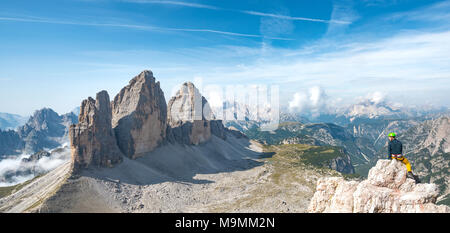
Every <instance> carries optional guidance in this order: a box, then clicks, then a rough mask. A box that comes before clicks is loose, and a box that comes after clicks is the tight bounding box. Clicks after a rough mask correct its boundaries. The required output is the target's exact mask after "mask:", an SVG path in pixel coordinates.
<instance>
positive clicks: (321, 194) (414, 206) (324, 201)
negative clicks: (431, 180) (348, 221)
mask: <svg viewBox="0 0 450 233" xmlns="http://www.w3.org/2000/svg"><path fill="white" fill-rule="evenodd" d="M406 173H407V172H406V168H405V166H404V165H403V164H402V163H401V162H399V161H397V160H392V161H389V160H379V161H378V162H377V165H376V166H375V167H373V168H372V169H371V170H370V171H369V175H368V178H367V180H364V181H362V182H358V181H345V180H344V179H343V178H340V177H332V178H321V179H319V181H318V182H317V188H316V193H315V194H314V196H313V198H312V200H311V202H310V205H309V208H308V211H309V212H312V213H330V212H331V213H342V212H343V213H352V212H353V213H449V212H450V208H449V207H448V206H445V205H436V204H435V203H436V199H437V197H438V195H439V190H438V187H437V185H435V184H416V183H415V182H414V180H412V179H409V178H408V179H407V178H406Z"/></svg>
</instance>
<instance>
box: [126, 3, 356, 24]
mask: <svg viewBox="0 0 450 233" xmlns="http://www.w3.org/2000/svg"><path fill="white" fill-rule="evenodd" d="M121 1H122V2H130V3H140V4H161V5H178V6H184V7H192V8H204V9H211V10H222V11H232V12H238V13H241V14H247V15H257V16H264V17H272V18H279V19H287V20H293V21H310V22H319V23H327V24H330V23H335V24H351V22H349V21H343V20H325V19H314V18H306V17H294V16H288V15H280V14H272V13H264V12H257V11H249V10H235V9H226V8H220V7H216V6H211V5H205V4H197V3H190V2H182V1H161V0H121Z"/></svg>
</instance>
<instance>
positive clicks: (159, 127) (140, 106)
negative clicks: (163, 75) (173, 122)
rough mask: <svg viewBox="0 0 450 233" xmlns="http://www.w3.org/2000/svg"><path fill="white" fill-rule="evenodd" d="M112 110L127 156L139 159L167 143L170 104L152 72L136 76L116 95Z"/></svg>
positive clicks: (118, 138) (118, 141) (116, 129)
mask: <svg viewBox="0 0 450 233" xmlns="http://www.w3.org/2000/svg"><path fill="white" fill-rule="evenodd" d="M111 107H112V127H113V129H114V132H115V134H116V138H117V143H118V146H119V148H120V150H121V151H122V152H123V154H124V155H126V156H127V157H130V158H132V159H134V158H137V157H140V156H142V155H143V154H145V153H147V152H150V151H152V150H154V149H155V148H156V147H157V146H159V145H160V144H161V143H162V142H163V141H164V138H165V136H166V129H167V124H166V119H167V104H166V100H165V98H164V93H163V91H162V90H161V88H160V85H159V82H155V77H153V73H152V72H151V71H149V70H145V71H143V72H141V73H140V74H139V75H138V76H136V77H134V78H133V79H132V80H131V81H130V83H129V84H128V85H127V86H126V87H124V88H123V89H122V90H121V91H120V92H119V94H117V95H116V97H115V98H114V101H113V102H112V103H111Z"/></svg>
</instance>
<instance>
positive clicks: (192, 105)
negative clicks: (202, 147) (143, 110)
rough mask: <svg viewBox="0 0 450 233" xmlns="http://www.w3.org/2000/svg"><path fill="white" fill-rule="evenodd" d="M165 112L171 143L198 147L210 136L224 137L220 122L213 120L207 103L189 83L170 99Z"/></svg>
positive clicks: (213, 117)
mask: <svg viewBox="0 0 450 233" xmlns="http://www.w3.org/2000/svg"><path fill="white" fill-rule="evenodd" d="M167 111H168V118H167V122H168V125H169V127H170V129H169V131H170V134H169V136H168V138H169V140H170V141H171V142H178V143H183V144H192V145H198V144H201V143H204V142H206V141H208V140H210V138H211V135H216V136H218V137H220V138H222V139H225V137H226V135H225V133H224V132H225V129H224V127H223V124H222V121H220V120H215V116H214V114H213V112H212V110H211V107H210V106H209V104H208V101H207V100H206V98H205V97H203V96H202V95H201V94H200V92H199V90H198V89H197V88H196V87H195V86H194V84H192V83H191V82H186V83H184V84H183V85H182V86H181V88H180V90H179V91H178V92H177V93H176V95H175V96H174V97H172V98H171V99H170V101H169V104H168V108H167Z"/></svg>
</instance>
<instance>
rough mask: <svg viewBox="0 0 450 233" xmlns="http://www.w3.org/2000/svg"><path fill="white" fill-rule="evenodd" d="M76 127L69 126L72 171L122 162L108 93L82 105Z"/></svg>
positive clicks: (101, 94) (98, 95)
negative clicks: (112, 123)
mask: <svg viewBox="0 0 450 233" xmlns="http://www.w3.org/2000/svg"><path fill="white" fill-rule="evenodd" d="M78 120H79V123H78V124H77V125H72V126H70V130H69V137H70V143H71V149H72V160H73V161H72V162H73V165H72V166H73V170H74V172H77V171H78V170H79V169H80V168H86V167H90V166H96V167H99V166H102V167H111V166H112V165H113V164H116V163H119V162H120V161H122V153H121V152H120V150H119V148H118V146H117V144H116V138H115V134H114V131H113V129H112V127H111V105H110V100H109V95H108V93H107V92H106V91H101V92H99V93H97V97H96V100H94V99H92V98H91V97H89V98H88V99H86V100H84V101H83V102H82V104H81V112H80V116H79V118H78Z"/></svg>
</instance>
